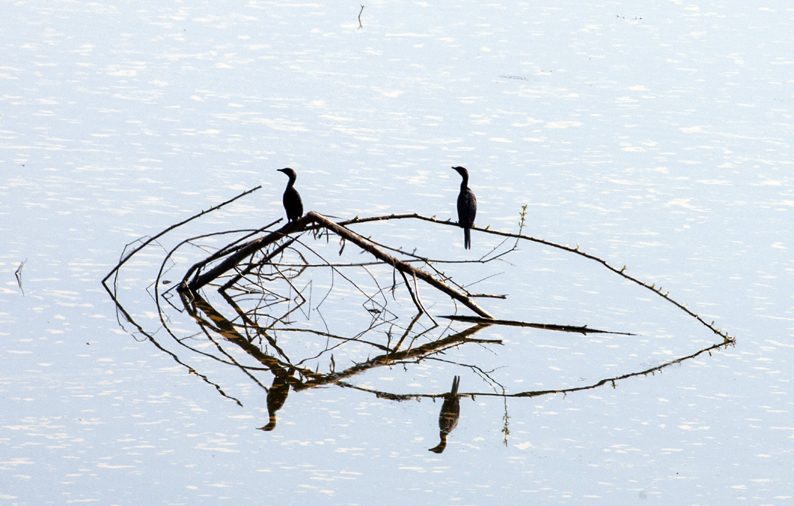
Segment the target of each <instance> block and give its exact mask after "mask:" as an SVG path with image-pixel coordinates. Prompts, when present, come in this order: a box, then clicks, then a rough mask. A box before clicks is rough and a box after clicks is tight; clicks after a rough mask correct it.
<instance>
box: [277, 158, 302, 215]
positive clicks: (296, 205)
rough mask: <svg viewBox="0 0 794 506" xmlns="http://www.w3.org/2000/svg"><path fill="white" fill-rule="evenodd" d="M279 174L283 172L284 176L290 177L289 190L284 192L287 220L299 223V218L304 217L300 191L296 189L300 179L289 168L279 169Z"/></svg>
mask: <svg viewBox="0 0 794 506" xmlns="http://www.w3.org/2000/svg"><path fill="white" fill-rule="evenodd" d="M278 171H279V172H283V173H284V174H286V175H287V177H289V182H288V183H287V188H286V189H285V190H284V199H283V201H284V210H285V211H287V219H288V220H289V221H290V222H292V221H297V220H298V218H300V217H301V216H303V202H302V201H301V196H300V194H299V193H298V190H296V189H295V186H294V185H295V180H296V179H297V178H298V175H297V174H295V171H294V170H292V169H290V168H289V167H287V168H284V169H278Z"/></svg>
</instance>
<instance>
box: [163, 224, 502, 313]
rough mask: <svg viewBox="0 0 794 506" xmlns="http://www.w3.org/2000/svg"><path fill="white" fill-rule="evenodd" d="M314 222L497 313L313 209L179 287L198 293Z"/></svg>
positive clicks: (463, 301)
mask: <svg viewBox="0 0 794 506" xmlns="http://www.w3.org/2000/svg"><path fill="white" fill-rule="evenodd" d="M310 223H313V224H315V225H317V227H320V228H323V229H325V230H327V231H329V232H333V233H334V234H336V235H338V236H339V237H341V238H343V239H344V240H346V241H350V242H352V243H353V244H355V245H356V246H358V247H359V248H361V249H362V250H364V251H366V252H368V253H370V254H371V255H373V256H374V257H375V258H377V259H378V260H381V261H382V262H385V263H387V264H389V265H391V266H392V267H394V268H395V269H396V270H398V271H399V272H400V273H403V274H408V275H410V276H412V277H414V278H418V279H421V280H422V281H424V282H425V283H427V284H429V285H430V286H432V287H433V288H436V289H437V290H439V291H441V292H443V293H445V294H447V295H448V296H450V297H451V298H453V299H455V300H457V301H458V302H460V303H461V304H463V305H464V306H466V307H468V308H469V309H471V310H472V311H474V312H475V313H477V314H478V315H480V317H482V318H486V319H493V316H492V315H491V314H490V313H489V312H488V311H486V310H485V309H483V308H481V307H480V306H479V305H478V304H477V303H476V302H474V301H473V300H472V299H471V297H470V296H469V294H467V293H464V292H462V291H461V290H459V289H457V288H455V287H452V286H450V285H448V284H447V283H445V282H444V281H442V280H440V279H438V278H437V277H435V276H433V275H432V274H429V273H428V272H426V271H423V270H421V269H417V268H416V267H414V266H413V265H411V264H409V263H407V262H404V261H402V260H399V259H397V258H395V257H393V256H391V255H389V254H388V253H386V252H385V251H383V249H381V248H379V247H378V246H376V245H375V244H374V243H373V242H372V241H369V240H367V239H365V238H364V237H362V236H361V235H359V234H357V233H356V232H353V231H352V230H350V229H348V228H345V227H343V226H341V225H338V224H336V223H334V222H333V221H331V220H329V219H328V218H326V217H325V216H323V215H321V214H319V213H317V212H315V211H310V212H308V213H306V215H305V216H303V217H302V218H300V219H299V220H297V221H295V222H292V223H288V224H287V225H284V226H283V227H281V228H280V229H279V230H276V231H274V232H271V233H270V234H268V235H266V236H264V237H261V238H259V239H255V240H253V241H250V242H248V243H246V244H244V245H242V246H240V247H239V248H237V249H236V251H234V253H232V254H230V255H228V256H227V257H226V258H225V259H224V260H223V261H222V262H220V263H219V264H218V265H216V266H215V267H213V268H212V269H210V270H208V271H206V272H204V273H203V274H200V275H196V276H194V277H193V278H192V279H190V280H188V279H187V278H188V277H189V276H190V274H191V273H193V272H197V271H198V270H199V269H193V268H191V269H190V270H189V271H188V274H187V275H186V276H185V279H183V280H182V283H181V285H180V287H179V291H180V292H196V291H198V290H200V289H201V288H203V287H204V286H205V285H207V283H210V282H212V281H214V280H216V279H217V278H218V277H220V276H222V275H224V274H226V273H227V272H229V271H230V270H232V269H234V268H236V267H237V266H238V264H240V262H242V261H243V260H244V259H246V258H248V257H249V256H251V255H252V254H253V253H255V252H256V251H259V250H261V249H262V248H264V247H266V246H268V245H270V244H273V243H274V242H276V241H278V240H279V239H282V238H284V237H287V236H288V235H290V234H293V233H298V232H301V231H304V230H306V229H307V226H308V225H309V224H310ZM270 256H273V254H272V253H271V255H270ZM202 263H205V262H202ZM406 284H407V283H406ZM411 296H412V298H414V301H415V302H416V303H417V307H419V308H420V311H423V312H425V313H426V311H424V309H423V308H422V305H421V302H419V301H418V298H417V297H415V295H414V294H413V293H412V294H411Z"/></svg>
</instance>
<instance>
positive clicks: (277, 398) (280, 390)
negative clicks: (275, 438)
mask: <svg viewBox="0 0 794 506" xmlns="http://www.w3.org/2000/svg"><path fill="white" fill-rule="evenodd" d="M289 380H290V375H289V374H287V372H286V371H280V373H279V374H276V376H275V377H274V378H273V384H272V385H270V390H268V391H267V412H268V414H269V415H270V421H269V422H268V423H267V425H265V426H264V427H260V428H259V430H264V431H271V430H273V429H275V428H276V411H278V410H279V409H281V408H282V407H283V406H284V403H285V402H287V396H288V395H289Z"/></svg>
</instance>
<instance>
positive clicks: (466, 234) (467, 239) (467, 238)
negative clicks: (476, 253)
mask: <svg viewBox="0 0 794 506" xmlns="http://www.w3.org/2000/svg"><path fill="white" fill-rule="evenodd" d="M463 247H464V248H466V249H471V229H470V228H464V229H463Z"/></svg>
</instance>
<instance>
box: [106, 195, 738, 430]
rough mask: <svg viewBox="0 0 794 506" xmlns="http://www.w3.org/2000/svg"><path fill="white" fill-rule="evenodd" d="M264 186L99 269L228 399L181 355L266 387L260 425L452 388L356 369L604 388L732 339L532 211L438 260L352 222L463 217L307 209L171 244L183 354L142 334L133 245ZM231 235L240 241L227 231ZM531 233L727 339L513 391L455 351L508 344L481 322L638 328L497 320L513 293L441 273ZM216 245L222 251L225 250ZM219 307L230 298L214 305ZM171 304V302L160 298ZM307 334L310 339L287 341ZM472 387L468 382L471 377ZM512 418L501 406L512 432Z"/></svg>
mask: <svg viewBox="0 0 794 506" xmlns="http://www.w3.org/2000/svg"><path fill="white" fill-rule="evenodd" d="M256 189H258V187H257V188H254V189H252V190H249V191H247V192H244V193H242V194H240V195H238V196H236V197H235V198H233V199H230V200H229V201H226V202H224V203H222V204H220V205H218V206H214V207H213V208H211V209H208V210H207V211H202V212H201V213H199V214H197V215H195V216H193V217H191V218H189V219H187V220H184V221H182V222H180V223H178V224H176V225H174V226H172V227H169V228H168V229H166V230H164V231H163V232H161V233H160V234H157V235H156V236H154V237H152V238H149V239H146V240H142V241H140V243H139V244H137V245H136V247H134V248H132V249H131V250H130V251H125V253H124V254H123V255H122V258H121V259H120V261H119V262H118V264H117V265H116V266H115V267H114V268H113V270H111V271H110V273H108V275H107V276H106V277H105V279H103V285H104V286H105V288H106V290H107V291H108V293H109V294H110V296H111V297H112V298H113V300H114V301H115V302H116V304H117V309H118V314H119V322H120V323H121V324H122V326H126V325H128V324H132V325H133V326H134V330H132V332H133V333H134V334H136V335H141V336H144V338H145V339H147V340H149V341H151V342H152V343H153V344H155V346H157V347H158V348H159V349H161V350H162V351H164V352H166V353H168V354H170V355H171V356H172V357H173V359H174V360H175V361H176V362H177V363H179V364H180V365H182V366H183V367H185V368H186V369H187V370H188V371H189V372H190V373H192V374H196V375H198V376H199V377H201V378H202V379H203V381H205V382H207V383H208V384H211V385H213V386H214V387H215V388H216V389H217V390H218V391H219V393H221V394H222V395H223V396H225V397H227V398H230V399H233V400H234V401H236V402H237V403H238V404H241V402H240V401H239V400H238V399H236V398H235V397H233V396H232V395H230V394H228V393H227V392H226V391H225V389H224V388H223V387H222V386H221V385H219V384H217V383H215V382H213V381H212V380H211V379H210V377H209V376H208V375H207V374H204V373H202V372H200V371H199V370H198V369H197V368H195V367H194V366H192V365H189V362H190V361H191V360H192V359H191V358H190V357H185V354H186V353H188V352H189V354H190V355H192V356H198V357H201V358H202V359H209V360H211V361H212V362H213V363H216V364H223V366H229V367H234V368H236V369H238V370H239V371H240V372H241V373H242V374H243V375H245V376H246V377H248V378H249V379H250V380H251V381H252V382H253V383H255V384H256V385H257V386H259V387H261V388H262V389H263V390H264V391H266V392H267V406H268V411H269V414H270V419H269V421H268V423H267V424H266V425H264V426H263V427H261V428H262V429H263V430H272V429H273V428H275V424H276V418H275V413H276V412H277V411H278V410H279V409H280V408H281V406H283V405H284V403H285V402H286V399H287V396H288V395H289V392H290V391H294V392H299V391H302V390H306V389H309V388H317V387H326V386H338V387H343V388H353V389H356V390H359V391H363V392H368V393H371V394H373V395H375V396H377V397H379V398H384V399H391V400H395V401H404V400H409V399H414V400H419V399H422V398H431V399H436V398H441V397H444V396H447V397H448V396H449V394H448V393H427V392H415V393H398V392H395V391H386V390H384V389H382V388H381V389H377V388H373V387H371V386H368V385H366V384H356V383H354V382H352V381H351V380H352V379H353V378H354V377H361V376H362V375H365V374H366V373H368V372H371V371H375V370H378V369H379V368H384V367H386V368H403V369H408V368H410V367H413V366H416V365H418V364H423V363H429V362H432V363H436V364H442V365H447V366H450V367H455V368H460V369H464V370H468V371H470V372H471V373H472V374H473V375H474V376H476V377H479V378H480V379H481V380H482V382H483V384H485V385H487V386H488V389H487V390H485V391H471V389H469V391H462V392H459V393H457V394H456V395H457V396H459V397H471V398H474V397H476V396H500V397H503V398H505V399H508V398H521V397H536V396H539V395H549V394H558V393H562V394H567V393H571V392H576V391H582V390H589V389H594V388H599V387H602V386H604V385H612V386H613V387H615V385H616V383H617V382H618V381H621V380H624V379H627V378H631V377H637V376H644V375H649V374H655V373H656V372H661V371H662V370H663V369H665V368H667V367H669V366H671V365H674V364H679V363H681V362H683V361H686V360H689V359H692V358H694V357H697V356H699V355H701V354H704V353H711V351H713V350H717V349H720V348H722V347H725V346H729V345H732V344H733V343H734V338H733V337H731V336H729V335H728V334H727V333H726V332H724V331H722V330H721V329H718V328H716V327H714V326H713V322H712V323H707V322H706V321H705V320H704V319H703V318H701V316H699V315H697V314H695V313H693V312H692V311H691V310H689V309H688V308H687V307H686V305H685V304H682V303H679V302H678V301H676V300H674V299H673V298H671V297H670V295H669V293H666V292H663V291H662V289H661V288H656V286H655V285H653V284H651V285H649V284H647V283H644V282H642V281H641V280H639V279H636V278H634V277H632V276H630V275H628V274H627V273H626V268H625V266H623V267H621V268H617V267H614V266H612V265H610V264H609V263H608V262H606V261H605V260H603V259H601V258H599V257H597V256H594V255H591V254H588V253H586V252H584V251H582V250H580V248H579V246H578V245H577V246H576V247H575V248H572V247H569V246H565V245H560V244H556V243H554V242H551V241H546V240H543V239H538V238H534V237H531V236H527V235H524V234H523V226H524V218H525V213H526V207H524V209H523V211H522V213H521V215H520V219H519V222H518V231H517V232H515V233H510V232H502V231H496V230H490V229H489V228H479V227H473V230H475V231H477V232H479V233H481V234H490V235H494V236H499V237H501V238H503V239H502V242H501V243H500V244H499V245H498V246H497V247H495V248H494V249H493V250H491V251H490V252H489V253H488V254H486V255H484V256H483V257H481V258H479V259H473V260H462V261H461V260H458V261H451V260H447V259H433V258H429V257H425V256H421V255H417V254H416V253H415V252H407V251H404V250H403V249H401V248H394V247H391V246H389V245H387V244H382V243H378V242H376V241H375V240H373V239H371V238H365V237H363V236H362V235H360V234H359V233H357V232H356V231H355V230H353V227H355V226H357V225H361V224H364V223H373V224H374V223H385V222H396V221H398V220H421V221H424V222H429V223H431V224H432V226H433V227H445V226H457V224H456V223H454V222H450V221H441V220H438V219H436V218H435V217H426V216H421V215H418V214H392V215H387V216H373V217H363V218H360V217H356V218H353V219H350V220H344V221H332V220H330V219H328V218H327V217H325V216H323V215H321V214H319V213H316V212H309V213H307V214H306V215H304V216H303V217H302V218H300V219H299V220H297V221H296V222H292V223H288V224H286V225H284V226H281V227H278V228H276V227H277V226H278V225H279V222H280V220H276V221H274V222H272V223H270V224H268V225H267V226H265V227H262V228H260V229H257V230H233V231H228V230H226V231H220V232H215V233H210V234H204V235H201V236H195V237H188V238H185V239H182V240H180V241H178V243H177V244H176V246H174V247H173V248H171V249H170V250H169V251H167V252H166V254H165V256H164V257H163V260H162V263H161V265H160V269H159V271H158V274H157V276H156V278H155V279H154V282H153V283H152V288H153V299H154V302H155V304H156V307H157V315H158V318H159V321H160V329H165V331H166V332H167V334H168V336H169V337H170V338H171V339H172V340H173V341H172V342H173V343H176V349H177V350H181V351H173V350H172V347H173V346H172V345H167V344H165V343H164V339H163V338H162V337H159V336H157V333H158V332H159V330H160V329H158V330H156V331H152V330H146V329H145V328H144V326H143V325H141V324H139V323H138V322H137V321H136V320H138V319H139V318H136V317H133V315H131V314H130V313H129V312H127V310H125V308H124V305H123V304H121V302H120V297H119V291H118V288H119V287H118V276H119V272H120V270H121V269H122V267H123V266H124V265H125V264H126V263H127V262H128V261H129V260H130V259H132V258H133V257H134V256H135V255H137V254H139V253H141V252H142V251H144V250H145V249H146V248H148V247H150V246H153V245H155V244H159V242H160V240H161V239H162V238H163V237H164V236H165V235H167V234H172V235H173V234H176V233H177V231H178V230H179V229H180V227H182V226H184V225H186V224H187V223H189V222H190V221H193V220H195V219H197V218H201V217H203V216H206V215H207V214H208V213H211V212H213V211H215V210H217V209H220V208H222V207H223V206H226V205H228V204H230V203H232V202H234V201H236V200H237V199H240V198H242V197H244V196H246V195H248V194H249V193H251V192H253V191H255V190H256ZM226 237H233V238H234V239H233V240H227V239H225V238H226ZM209 240H211V241H214V243H215V244H216V246H215V247H214V248H213V250H212V251H210V250H209V248H208V246H207V244H206V243H207V242H208V241H209ZM522 241H526V242H531V243H536V244H541V245H544V246H548V247H552V248H556V249H559V250H562V251H564V252H566V253H568V254H571V255H578V256H580V257H584V258H586V259H588V260H590V261H593V262H596V263H598V264H600V265H601V266H602V267H603V268H606V269H608V270H609V271H610V272H612V273H613V274H614V275H617V276H620V277H622V278H623V279H626V280H628V281H630V282H632V283H634V284H637V285H639V286H641V287H643V288H645V289H647V290H649V291H650V292H652V293H654V294H655V295H656V296H658V297H661V298H662V299H664V300H665V301H667V302H669V303H670V304H673V305H674V306H675V307H677V308H678V309H679V310H680V311H682V312H683V313H685V314H687V315H688V316H689V317H691V318H694V319H695V320H696V321H697V322H699V323H700V324H702V325H703V326H705V327H706V328H707V329H708V330H709V331H710V332H712V333H713V334H715V335H716V336H718V337H719V338H720V340H719V342H717V343H715V344H712V345H710V346H708V347H706V348H703V349H700V350H698V351H697V352H695V353H692V354H690V355H687V356H682V357H677V358H674V359H672V360H669V361H667V362H664V363H662V364H657V365H654V366H651V367H646V368H643V369H642V370H637V371H632V372H627V373H624V374H621V375H616V376H612V377H606V378H602V379H599V380H598V381H596V382H593V383H590V384H586V385H581V386H576V387H569V388H556V389H544V390H534V391H523V392H508V390H507V388H506V387H504V386H503V385H502V384H500V382H499V381H498V380H497V378H495V377H494V374H493V372H494V369H493V368H492V367H484V366H482V365H481V364H479V363H477V362H472V361H460V360H458V359H457V358H455V357H451V356H450V353H451V351H452V350H460V349H462V348H466V347H478V348H485V349H490V348H493V347H498V346H500V345H501V344H502V341H501V340H499V339H481V338H477V334H478V333H479V332H481V331H482V330H483V329H486V328H489V327H493V326H501V327H516V326H518V327H530V328H534V329H539V330H546V331H555V332H567V333H575V334H581V335H592V334H613V335H622V336H627V337H630V336H633V335H634V334H631V333H629V332H625V331H620V330H607V329H594V328H589V327H587V326H586V325H585V326H581V325H568V324H565V323H535V322H525V321H515V320H509V319H502V318H498V317H496V316H494V314H498V306H499V303H500V302H499V301H500V300H503V299H504V298H505V297H507V296H508V294H488V293H476V292H471V291H470V290H469V289H468V288H467V287H465V286H463V285H462V284H460V283H458V282H456V281H455V280H454V279H453V278H452V276H451V275H449V274H448V273H447V272H446V270H445V267H444V266H445V265H446V264H460V263H465V264H469V265H467V268H469V269H476V268H477V266H478V265H484V264H488V263H491V262H495V261H501V260H503V259H504V258H505V257H507V256H508V255H511V254H516V253H517V251H518V245H519V244H520V242H522ZM219 243H220V244H221V246H220V247H218V246H217V244H219ZM332 244H338V245H339V249H338V251H337V250H336V249H335V248H333V251H334V252H335V256H336V258H331V256H330V255H329V254H328V252H329V251H331V247H330V245H332ZM321 246H322V247H321ZM188 248H190V249H191V250H192V251H194V253H192V254H191V255H189V256H192V257H195V256H196V255H195V250H196V249H200V251H205V252H206V253H205V254H204V255H203V256H202V257H201V258H199V259H198V260H197V261H195V262H193V263H192V264H190V266H189V267H187V268H186V269H185V270H184V273H183V274H181V279H180V280H179V281H172V280H170V279H166V278H165V277H164V276H166V273H168V276H171V275H172V272H170V271H169V268H170V267H169V266H172V265H173V262H174V258H176V257H177V256H180V255H182V256H187V255H184V252H185V251H186V249H188ZM321 250H322V251H321ZM350 258H352V260H351V259H350ZM180 263H184V261H181V262H180ZM212 293H217V296H215V297H216V298H217V297H218V296H219V297H220V299H219V302H216V303H211V302H210V299H211V298H212V297H208V296H207V294H212ZM483 301H487V302H488V305H489V306H490V307H488V308H486V307H483V306H484V305H485V302H483ZM219 303H220V304H222V307H219ZM164 304H166V305H168V306H169V307H168V308H166V307H163V305H164ZM450 304H451V305H450ZM434 307H447V308H448V307H452V308H453V309H454V311H453V314H447V315H438V314H435V315H434V314H431V313H430V311H429V308H434ZM494 307H495V308H496V309H494ZM408 308H411V309H412V310H411V311H409V310H408ZM459 308H465V309H467V310H468V311H470V312H471V313H474V315H473V316H472V315H464V314H458V309H459ZM168 311H176V312H177V313H178V314H181V315H186V316H187V317H188V318H189V319H190V321H192V322H193V323H194V324H195V328H194V330H193V331H185V330H184V329H180V328H179V325H182V324H184V322H182V321H180V322H179V324H177V323H176V322H175V321H174V319H173V318H171V317H169V316H168ZM492 313H494V314H492ZM312 318H313V319H312ZM453 322H458V323H467V324H469V326H467V327H466V328H465V329H463V330H455V329H453V328H452V325H453ZM298 334H300V335H301V336H303V338H302V339H300V340H296V339H293V338H292V336H296V335H298ZM471 384H472V382H471V381H469V382H468V385H469V387H470V386H471ZM464 385H465V384H464ZM464 390H466V386H464ZM505 409H506V404H505ZM508 419H509V417H508V416H507V412H505V417H504V421H505V434H507V428H508V427H507V423H508V422H507V420H508Z"/></svg>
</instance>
